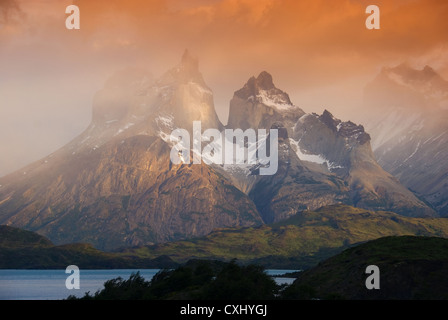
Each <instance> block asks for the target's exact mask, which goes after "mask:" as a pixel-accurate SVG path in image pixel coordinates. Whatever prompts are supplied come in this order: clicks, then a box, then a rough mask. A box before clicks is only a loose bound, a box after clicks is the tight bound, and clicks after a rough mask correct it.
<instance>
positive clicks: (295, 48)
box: [0, 0, 448, 176]
mask: <svg viewBox="0 0 448 320" xmlns="http://www.w3.org/2000/svg"><path fill="white" fill-rule="evenodd" d="M71 4H75V5H77V6H78V7H79V9H80V26H81V28H80V30H68V29H67V28H66V27H65V20H66V18H67V17H68V14H66V13H65V9H66V7H67V6H68V5H71ZM370 4H375V5H377V6H378V7H379V9H380V17H381V19H380V29H379V30H368V29H367V28H366V27H365V20H366V18H367V17H368V14H366V12H365V10H366V7H367V6H368V5H370ZM447 16H448V1H446V0H368V1H366V0H332V1H328V0H313V1H310V0H306V1H304V0H127V1H119V0H95V1H92V0H78V1H76V0H73V1H72V0H70V1H69V0H34V1H31V0H0V152H1V157H0V176H2V175H5V174H7V173H10V172H12V171H14V170H18V169H20V168H21V167H23V166H24V165H26V164H29V163H30V162H32V161H35V160H38V159H40V158H42V157H44V156H46V155H48V154H49V153H51V152H53V151H55V150H56V149H58V148H60V147H62V146H63V145H64V144H66V143H67V142H69V141H70V140H71V139H73V138H74V137H76V136H77V135H78V134H80V133H81V132H82V131H83V130H84V129H85V128H86V127H87V126H88V124H89V122H90V120H91V113H92V109H91V108H92V100H93V96H94V94H95V92H97V91H98V90H100V89H101V88H102V87H103V85H104V83H105V81H106V80H107V79H108V78H109V77H110V76H112V75H113V74H114V73H115V72H117V71H119V70H121V69H124V68H127V67H138V68H144V69H146V70H148V71H149V72H150V73H152V74H153V75H154V76H155V77H158V76H160V75H162V74H163V73H164V72H165V71H166V70H168V69H170V68H171V67H173V66H174V65H176V64H177V63H179V61H180V58H181V56H182V53H183V52H184V50H185V49H188V50H189V51H190V53H191V54H192V55H194V56H196V57H197V58H198V60H199V67H200V70H201V72H202V74H203V76H204V79H205V81H206V83H207V84H208V86H209V87H210V88H211V89H212V91H213V93H214V102H215V107H216V110H217V113H218V116H219V117H220V119H221V121H222V122H223V123H226V122H227V116H228V108H229V102H230V99H231V98H232V96H233V93H234V92H235V91H236V90H238V89H239V88H241V87H242V86H243V85H244V83H245V82H246V81H247V80H248V79H249V78H250V77H251V76H257V75H258V74H259V73H260V72H261V71H268V72H269V73H271V74H272V76H273V79H274V83H275V85H276V86H277V87H278V88H280V89H282V90H284V91H286V92H287V93H288V94H289V95H290V98H291V100H292V102H293V103H294V104H295V105H298V106H300V107H301V108H302V109H303V110H304V111H306V112H319V113H320V112H322V111H323V109H328V110H330V111H331V112H332V113H333V114H334V115H335V116H336V117H338V118H341V119H342V120H354V121H356V119H358V118H360V117H359V115H360V113H362V112H363V111H362V90H363V87H364V86H365V84H366V83H368V82H369V81H371V80H372V79H373V78H374V77H375V75H376V74H378V72H379V71H380V70H381V68H382V67H391V66H395V65H398V64H400V63H402V62H407V63H409V64H410V65H412V66H414V67H416V68H422V67H424V66H425V65H430V66H431V67H433V68H434V69H435V70H436V71H437V72H439V73H440V74H441V75H442V76H443V77H444V78H445V79H448V58H447V57H448V37H447V30H448V19H446V17H447Z"/></svg>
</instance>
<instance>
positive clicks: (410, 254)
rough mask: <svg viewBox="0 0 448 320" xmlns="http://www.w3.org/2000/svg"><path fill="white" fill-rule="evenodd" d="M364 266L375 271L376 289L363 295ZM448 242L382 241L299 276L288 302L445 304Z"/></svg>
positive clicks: (429, 239) (417, 239)
mask: <svg viewBox="0 0 448 320" xmlns="http://www.w3.org/2000/svg"><path fill="white" fill-rule="evenodd" d="M368 265H377V266H378V267H379V269H380V289H379V290H367V289H366V287H365V280H366V279H367V277H368V275H367V274H366V273H365V269H366V267H367V266H368ZM446 270H448V239H444V238H434V237H415V236H402V237H384V238H381V239H377V240H373V241H369V242H367V243H364V244H361V245H359V246H356V247H354V248H350V249H347V250H345V251H344V252H342V253H340V254H338V255H336V256H334V257H331V258H329V259H328V260H325V261H323V262H321V263H320V264H319V265H318V266H316V267H314V268H311V269H309V270H307V271H305V272H303V273H302V274H301V275H300V276H299V278H298V279H297V280H296V281H295V283H294V284H293V286H291V287H290V288H288V289H287V291H286V292H285V297H286V298H288V299H313V298H318V299H335V298H338V299H431V300H433V299H448V273H447V272H446Z"/></svg>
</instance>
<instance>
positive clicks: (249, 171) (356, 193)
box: [0, 51, 438, 250]
mask: <svg viewBox="0 0 448 320" xmlns="http://www.w3.org/2000/svg"><path fill="white" fill-rule="evenodd" d="M194 121H201V125H202V128H203V129H206V128H214V129H218V130H220V131H222V130H224V129H242V130H246V129H254V130H256V129H266V130H269V129H277V130H278V170H277V172H276V173H275V174H274V175H265V176H263V175H259V174H258V173H259V168H260V164H251V163H248V162H246V163H243V164H223V165H219V164H212V165H207V164H205V163H201V164H194V163H182V164H178V165H175V164H173V163H172V162H171V161H170V151H171V149H172V144H173V143H172V142H171V140H170V134H171V132H172V131H173V130H174V129H177V128H183V129H187V130H188V131H189V132H192V129H193V127H192V125H193V122H194ZM370 141H371V136H370V135H369V134H368V133H367V132H366V131H365V130H364V127H363V126H362V125H358V124H355V123H353V122H351V121H342V120H339V119H336V118H335V117H334V116H333V115H332V114H331V113H330V112H329V111H327V110H325V111H324V112H323V113H322V114H320V115H319V114H315V113H306V112H304V111H303V110H302V109H301V108H300V107H298V106H296V105H294V104H293V103H292V102H291V100H290V98H289V96H288V94H287V93H286V92H284V91H282V90H281V89H279V88H277V87H276V86H275V85H274V82H273V78H272V76H271V75H270V74H269V73H268V72H265V71H263V72H261V73H260V74H259V75H258V76H257V77H250V78H249V80H248V81H247V83H246V84H244V85H243V86H242V88H241V89H239V90H237V91H235V93H234V96H233V98H232V99H231V101H230V112H229V120H228V124H227V125H223V124H222V123H221V122H220V120H219V118H218V116H217V114H216V111H215V108H214V104H213V93H212V90H211V89H210V88H209V87H208V86H207V85H206V83H205V81H204V79H203V76H202V74H201V73H200V71H199V64H198V61H197V59H195V58H194V57H192V56H191V55H190V54H189V53H188V51H186V52H185V53H184V55H183V56H182V59H181V62H180V63H179V64H178V65H177V66H175V67H174V68H172V69H170V70H168V71H167V72H166V73H165V74H164V75H162V76H161V77H160V78H158V79H152V77H151V76H149V75H148V74H146V73H145V72H143V71H140V70H135V69H128V70H124V71H122V72H119V73H117V74H115V75H114V76H113V77H111V78H110V79H109V80H108V81H107V82H106V84H105V86H104V88H103V89H102V90H100V91H99V92H98V93H97V94H96V95H95V98H94V101H93V111H92V121H91V124H90V125H89V126H88V128H87V129H86V130H85V131H84V132H83V133H81V134H80V135H79V136H78V137H77V138H75V139H74V140H73V141H71V142H70V143H68V144H67V145H66V146H64V147H62V148H61V149H59V150H57V151H55V152H54V153H52V154H50V155H48V156H47V157H45V158H43V159H41V160H39V161H37V162H35V163H32V164H30V165H28V166H26V167H25V168H23V169H21V170H19V171H17V172H14V173H12V174H10V175H7V176H5V177H2V178H0V224H4V225H10V226H15V227H20V228H24V229H27V230H32V231H36V232H38V233H39V234H42V235H45V236H46V237H48V238H49V239H50V240H51V241H52V242H53V243H55V244H65V243H73V242H87V243H91V244H93V245H94V246H95V247H96V248H99V249H103V250H112V249H116V248H119V247H129V246H137V245H148V244H154V243H162V242H167V241H173V240H180V239H187V238H191V237H198V236H203V235H207V234H209V233H210V232H212V231H213V230H215V229H217V228H223V227H225V228H227V227H256V226H261V225H264V224H266V223H272V222H280V221H282V220H284V219H287V218H289V217H292V216H295V215H297V214H298V213H301V212H303V211H305V210H315V209H318V208H320V207H322V206H326V205H332V204H348V205H353V206H355V207H359V208H363V209H369V210H383V211H386V210H387V211H393V212H395V213H398V214H401V215H404V216H410V217H435V216H438V213H437V212H436V211H435V210H434V209H433V207H434V206H432V205H430V204H428V201H422V200H421V199H420V198H418V197H417V196H416V195H415V194H414V193H413V192H412V191H410V190H409V189H408V188H407V187H406V186H404V185H402V184H401V183H400V181H399V180H398V179H397V178H396V177H394V176H393V175H392V174H390V173H388V172H387V171H385V170H384V169H383V168H382V167H381V165H380V164H379V163H378V162H377V161H376V159H375V155H374V153H373V151H372V148H371V145H370ZM232 143H234V144H235V145H236V147H239V148H244V149H247V150H248V152H249V151H250V150H252V151H253V150H254V146H253V145H250V144H249V143H245V142H243V143H242V144H241V143H240V145H238V142H233V141H232ZM255 150H256V151H257V152H258V151H259V150H257V149H256V147H255Z"/></svg>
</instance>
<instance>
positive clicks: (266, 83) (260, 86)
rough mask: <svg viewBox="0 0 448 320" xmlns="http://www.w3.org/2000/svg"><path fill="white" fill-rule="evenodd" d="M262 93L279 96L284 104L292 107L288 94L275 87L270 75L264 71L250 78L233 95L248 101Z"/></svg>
mask: <svg viewBox="0 0 448 320" xmlns="http://www.w3.org/2000/svg"><path fill="white" fill-rule="evenodd" d="M263 92H269V95H271V96H279V97H280V96H281V98H282V99H281V100H282V102H283V103H284V104H289V105H292V103H291V101H290V100H289V96H288V94H287V93H285V92H283V91H282V90H280V89H277V88H276V87H275V85H274V82H273V80H272V76H271V74H270V73H268V72H266V71H262V72H261V73H260V74H259V75H258V77H256V78H255V77H251V78H250V79H249V80H248V81H247V82H246V84H245V85H244V87H243V88H242V89H240V90H238V91H236V92H235V95H236V96H238V97H240V98H242V99H249V98H250V97H257V96H259V95H260V94H263Z"/></svg>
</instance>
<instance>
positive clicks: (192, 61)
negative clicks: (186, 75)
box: [181, 49, 199, 70]
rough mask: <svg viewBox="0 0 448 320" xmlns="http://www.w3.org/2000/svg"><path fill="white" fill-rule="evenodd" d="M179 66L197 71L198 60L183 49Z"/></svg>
mask: <svg viewBox="0 0 448 320" xmlns="http://www.w3.org/2000/svg"><path fill="white" fill-rule="evenodd" d="M181 65H182V66H188V67H191V69H193V70H199V63H198V59H197V58H195V57H193V56H192V55H191V54H190V52H189V51H188V49H185V51H184V53H183V55H182V60H181Z"/></svg>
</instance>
